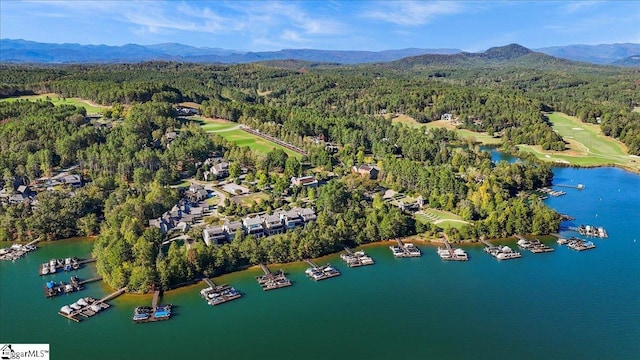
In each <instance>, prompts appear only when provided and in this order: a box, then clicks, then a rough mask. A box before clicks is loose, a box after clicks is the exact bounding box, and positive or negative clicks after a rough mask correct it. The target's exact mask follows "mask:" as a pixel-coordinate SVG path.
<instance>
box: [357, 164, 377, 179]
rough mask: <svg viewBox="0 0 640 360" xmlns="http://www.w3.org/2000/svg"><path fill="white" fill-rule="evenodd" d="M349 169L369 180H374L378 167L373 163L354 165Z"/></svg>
mask: <svg viewBox="0 0 640 360" xmlns="http://www.w3.org/2000/svg"><path fill="white" fill-rule="evenodd" d="M351 170H352V171H353V172H355V173H358V174H360V175H362V176H365V177H367V178H368V179H371V180H376V179H377V178H378V174H379V173H380V169H379V168H378V167H377V166H374V165H368V164H362V165H360V166H354V167H353V168H351Z"/></svg>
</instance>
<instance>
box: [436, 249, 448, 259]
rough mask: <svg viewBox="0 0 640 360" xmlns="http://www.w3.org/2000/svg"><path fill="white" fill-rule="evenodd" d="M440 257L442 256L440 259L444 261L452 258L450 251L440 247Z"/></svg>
mask: <svg viewBox="0 0 640 360" xmlns="http://www.w3.org/2000/svg"><path fill="white" fill-rule="evenodd" d="M438 256H440V258H441V259H443V260H448V259H450V258H451V253H450V252H449V250H447V249H443V248H441V247H439V248H438Z"/></svg>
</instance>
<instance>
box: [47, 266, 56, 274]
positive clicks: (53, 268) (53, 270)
mask: <svg viewBox="0 0 640 360" xmlns="http://www.w3.org/2000/svg"><path fill="white" fill-rule="evenodd" d="M56 271H57V269H56V266H55V265H49V273H51V274H55V273H56Z"/></svg>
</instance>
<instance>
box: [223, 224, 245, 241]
mask: <svg viewBox="0 0 640 360" xmlns="http://www.w3.org/2000/svg"><path fill="white" fill-rule="evenodd" d="M222 228H223V229H224V231H225V233H226V235H227V241H232V240H233V238H234V237H235V236H236V232H237V231H238V229H241V230H243V228H242V221H239V220H238V221H226V222H225V223H224V225H222Z"/></svg>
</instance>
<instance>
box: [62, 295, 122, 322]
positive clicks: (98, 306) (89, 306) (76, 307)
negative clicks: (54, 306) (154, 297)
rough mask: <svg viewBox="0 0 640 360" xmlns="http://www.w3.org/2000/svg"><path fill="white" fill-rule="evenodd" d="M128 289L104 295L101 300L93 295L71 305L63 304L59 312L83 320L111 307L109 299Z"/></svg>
mask: <svg viewBox="0 0 640 360" xmlns="http://www.w3.org/2000/svg"><path fill="white" fill-rule="evenodd" d="M126 290H127V288H126V287H124V288H122V289H120V290H117V291H115V292H113V293H111V294H109V295H107V296H105V297H103V298H102V299H100V300H96V299H94V298H92V297H86V298H81V299H80V300H78V301H77V302H75V303H73V304H71V305H65V306H63V307H62V309H60V311H58V314H59V315H60V316H63V317H65V318H67V319H69V320H72V321H75V322H80V321H82V318H83V317H84V318H90V317H92V316H94V315H96V314H97V313H98V312H100V311H102V310H105V309H108V308H109V307H111V305H109V304H108V303H107V301H108V300H111V299H113V298H115V297H117V296H120V295H122V294H123V293H124V292H125V291H126Z"/></svg>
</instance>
